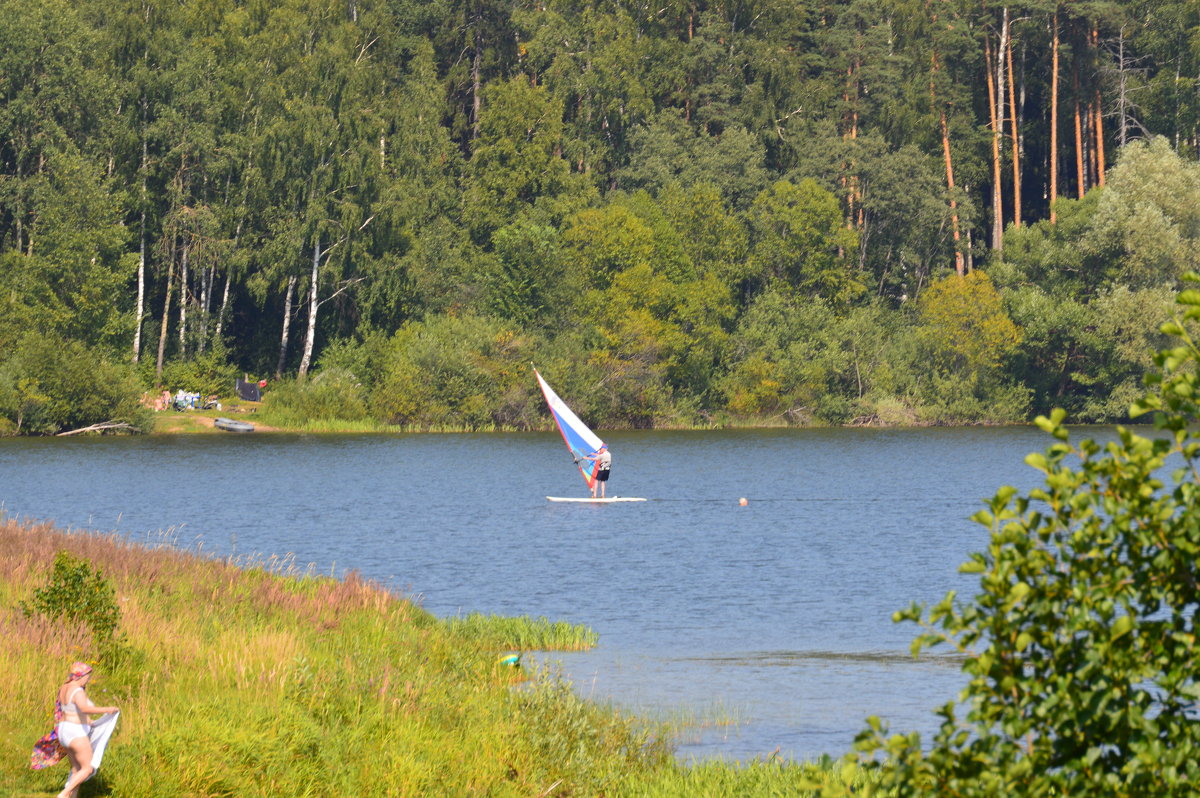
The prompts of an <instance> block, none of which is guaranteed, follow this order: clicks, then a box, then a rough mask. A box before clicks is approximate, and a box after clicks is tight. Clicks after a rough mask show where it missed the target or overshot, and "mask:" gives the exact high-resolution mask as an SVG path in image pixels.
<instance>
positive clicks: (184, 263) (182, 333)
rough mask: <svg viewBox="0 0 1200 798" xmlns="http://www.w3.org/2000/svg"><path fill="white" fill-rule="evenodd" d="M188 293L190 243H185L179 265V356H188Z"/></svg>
mask: <svg viewBox="0 0 1200 798" xmlns="http://www.w3.org/2000/svg"><path fill="white" fill-rule="evenodd" d="M187 293H188V245H187V244H186V243H185V244H184V245H183V257H182V258H181V259H180V266H179V356H180V357H181V358H187Z"/></svg>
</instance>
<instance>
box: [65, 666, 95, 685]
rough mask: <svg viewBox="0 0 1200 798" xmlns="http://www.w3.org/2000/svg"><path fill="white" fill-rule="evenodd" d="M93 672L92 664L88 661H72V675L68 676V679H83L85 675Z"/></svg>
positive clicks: (71, 680) (70, 680) (69, 680)
mask: <svg viewBox="0 0 1200 798" xmlns="http://www.w3.org/2000/svg"><path fill="white" fill-rule="evenodd" d="M91 672H92V666H91V665H88V664H87V663H86V662H72V663H71V673H70V675H68V676H67V681H68V682H73V681H75V680H76V679H82V678H83V677H84V676H87V675H88V674H89V673H91ZM64 684H65V682H64Z"/></svg>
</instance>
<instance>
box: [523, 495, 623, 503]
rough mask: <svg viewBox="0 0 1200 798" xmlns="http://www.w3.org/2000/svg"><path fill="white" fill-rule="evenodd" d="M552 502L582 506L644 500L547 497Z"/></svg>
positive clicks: (615, 497)
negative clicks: (580, 504) (578, 503)
mask: <svg viewBox="0 0 1200 798" xmlns="http://www.w3.org/2000/svg"><path fill="white" fill-rule="evenodd" d="M546 498H547V499H549V500H550V501H552V502H580V503H582V504H613V503H615V502H644V501H646V500H645V499H639V498H635V497H633V496H609V497H607V498H604V499H601V498H599V497H597V498H595V499H593V498H592V497H590V496H584V497H582V498H581V497H579V496H547V497H546Z"/></svg>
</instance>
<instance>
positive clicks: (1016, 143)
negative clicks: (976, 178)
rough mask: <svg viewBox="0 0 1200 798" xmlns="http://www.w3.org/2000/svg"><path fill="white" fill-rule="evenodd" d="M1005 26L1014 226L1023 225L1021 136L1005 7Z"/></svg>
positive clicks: (1010, 34) (1010, 37)
mask: <svg viewBox="0 0 1200 798" xmlns="http://www.w3.org/2000/svg"><path fill="white" fill-rule="evenodd" d="M1004 27H1005V28H1006V29H1008V30H1009V34H1008V50H1007V51H1006V54H1005V62H1006V64H1007V66H1008V107H1009V111H1010V116H1011V117H1012V118H1011V121H1010V125H1011V127H1010V130H1012V154H1013V162H1012V169H1013V227H1020V226H1021V136H1020V132H1019V131H1018V128H1017V119H1018V117H1017V86H1016V79H1015V77H1014V75H1013V56H1012V51H1013V44H1012V31H1011V26H1010V23H1009V21H1008V9H1005V18H1004Z"/></svg>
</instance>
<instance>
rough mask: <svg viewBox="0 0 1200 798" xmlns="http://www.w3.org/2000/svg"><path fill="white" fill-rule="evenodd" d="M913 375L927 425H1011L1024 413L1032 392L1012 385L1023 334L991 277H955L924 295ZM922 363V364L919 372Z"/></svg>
mask: <svg viewBox="0 0 1200 798" xmlns="http://www.w3.org/2000/svg"><path fill="white" fill-rule="evenodd" d="M915 332H916V337H915V340H914V344H915V347H914V349H913V350H912V355H913V356H914V357H915V358H916V360H915V361H913V363H912V366H911V368H910V369H908V370H907V372H908V374H909V375H913V376H914V377H915V378H916V379H915V381H914V388H913V390H914V393H915V394H916V396H918V397H919V400H920V401H921V403H922V404H923V405H925V408H926V410H925V412H924V414H925V415H926V416H927V420H928V421H931V422H938V423H954V422H962V421H966V420H971V419H983V420H992V421H1011V420H1015V419H1017V418H1020V417H1022V416H1023V415H1024V413H1025V408H1026V406H1027V403H1028V390H1027V389H1026V388H1024V387H1023V386H1020V385H1016V384H1013V383H1012V382H1010V381H1009V380H1008V379H1007V375H1006V374H1005V373H1004V370H1003V368H1002V367H1003V366H1004V364H1005V363H1006V362H1007V359H1008V358H1009V357H1011V356H1012V355H1013V354H1015V353H1016V351H1017V347H1018V345H1019V344H1020V342H1021V331H1020V329H1019V328H1018V327H1017V326H1016V325H1015V324H1014V323H1013V321H1012V319H1011V318H1009V316H1008V313H1007V312H1006V311H1005V309H1004V306H1003V301H1002V299H1001V296H1000V293H999V292H998V291H997V290H996V288H995V286H994V285H993V284H992V281H991V279H990V278H989V277H988V275H987V273H986V272H983V271H978V270H977V271H974V272H971V273H970V274H968V275H966V276H965V277H959V276H958V275H954V274H952V275H950V276H948V277H945V278H943V279H941V280H938V281H936V282H934V283H932V284H931V285H930V286H929V287H928V288H926V289H925V291H924V292H923V293H922V294H921V299H920V301H919V305H918V327H917V329H916V331H915ZM917 363H921V364H923V368H922V367H918V366H917ZM918 375H919V376H918Z"/></svg>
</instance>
